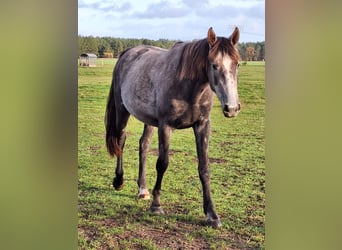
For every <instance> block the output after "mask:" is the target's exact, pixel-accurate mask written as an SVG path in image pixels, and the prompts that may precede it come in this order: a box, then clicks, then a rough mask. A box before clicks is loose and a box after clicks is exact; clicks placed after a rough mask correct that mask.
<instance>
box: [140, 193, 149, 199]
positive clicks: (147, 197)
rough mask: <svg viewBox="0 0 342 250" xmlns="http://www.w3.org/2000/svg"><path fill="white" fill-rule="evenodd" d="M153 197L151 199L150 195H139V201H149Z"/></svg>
mask: <svg viewBox="0 0 342 250" xmlns="http://www.w3.org/2000/svg"><path fill="white" fill-rule="evenodd" d="M150 198H151V197H150V194H139V195H138V199H139V200H140V199H142V200H149V199H150Z"/></svg>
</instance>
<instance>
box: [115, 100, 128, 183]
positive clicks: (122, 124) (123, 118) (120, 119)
mask: <svg viewBox="0 0 342 250" xmlns="http://www.w3.org/2000/svg"><path fill="white" fill-rule="evenodd" d="M129 116H130V113H128V111H127V110H126V108H125V107H124V106H121V108H120V110H119V111H118V112H117V113H116V119H117V120H116V129H117V131H118V134H119V138H118V145H119V147H120V150H121V154H119V155H118V156H117V161H116V169H115V177H114V179H113V187H114V188H115V190H121V189H122V187H123V184H124V179H123V174H124V171H123V167H122V154H123V149H124V146H125V141H126V131H125V128H126V126H127V122H128V118H129Z"/></svg>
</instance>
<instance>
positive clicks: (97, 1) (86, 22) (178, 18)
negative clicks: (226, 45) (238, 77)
mask: <svg viewBox="0 0 342 250" xmlns="http://www.w3.org/2000/svg"><path fill="white" fill-rule="evenodd" d="M235 26H238V27H239V28H240V31H241V33H240V42H257V41H265V0H79V1H78V34H79V35H82V36H90V35H91V36H99V37H104V36H109V37H120V38H146V39H153V40H158V39H170V40H182V41H191V40H194V39H202V38H205V37H206V35H207V31H208V29H209V28H210V27H213V29H214V31H215V33H216V35H217V36H224V37H229V35H230V34H231V33H232V31H233V30H234V27H235Z"/></svg>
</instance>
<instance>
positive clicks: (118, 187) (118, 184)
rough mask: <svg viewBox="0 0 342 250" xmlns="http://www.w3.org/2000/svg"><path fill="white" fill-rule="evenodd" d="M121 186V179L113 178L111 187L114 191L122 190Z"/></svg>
mask: <svg viewBox="0 0 342 250" xmlns="http://www.w3.org/2000/svg"><path fill="white" fill-rule="evenodd" d="M123 185H124V180H123V178H121V179H119V180H118V179H117V178H116V177H115V178H114V180H113V187H114V188H115V190H117V191H119V190H121V189H122V188H123Z"/></svg>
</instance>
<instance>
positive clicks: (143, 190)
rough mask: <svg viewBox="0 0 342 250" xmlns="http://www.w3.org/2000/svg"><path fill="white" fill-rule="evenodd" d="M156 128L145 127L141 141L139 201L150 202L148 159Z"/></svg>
mask: <svg viewBox="0 0 342 250" xmlns="http://www.w3.org/2000/svg"><path fill="white" fill-rule="evenodd" d="M153 130H154V127H152V126H148V125H146V124H145V125H144V132H143V134H142V136H141V138H140V141H139V179H138V181H137V182H138V186H139V193H138V199H143V200H149V199H150V192H149V191H148V189H147V186H146V158H147V154H148V151H149V149H150V144H151V137H152V135H153Z"/></svg>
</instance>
